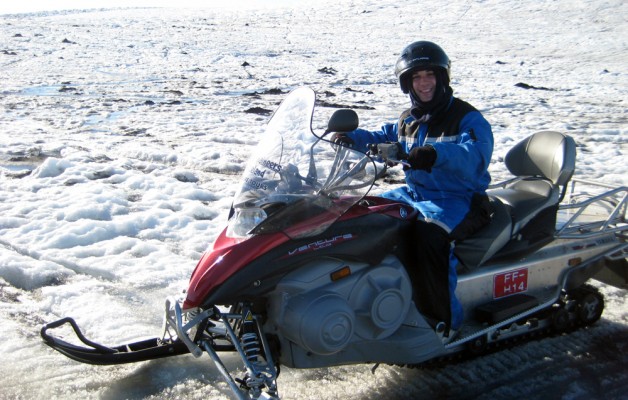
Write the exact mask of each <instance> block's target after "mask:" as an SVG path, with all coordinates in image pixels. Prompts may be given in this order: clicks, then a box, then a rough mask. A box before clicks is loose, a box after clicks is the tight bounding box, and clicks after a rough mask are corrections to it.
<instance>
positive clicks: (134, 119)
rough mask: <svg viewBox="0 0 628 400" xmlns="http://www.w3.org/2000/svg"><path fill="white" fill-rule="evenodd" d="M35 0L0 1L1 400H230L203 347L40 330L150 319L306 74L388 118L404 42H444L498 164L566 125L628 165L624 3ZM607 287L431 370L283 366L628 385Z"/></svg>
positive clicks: (416, 377) (410, 383) (297, 374)
mask: <svg viewBox="0 0 628 400" xmlns="http://www.w3.org/2000/svg"><path fill="white" fill-rule="evenodd" d="M5 3H7V2H5ZM22 3H24V4H19V3H14V4H4V3H3V4H2V5H0V25H1V26H2V29H1V30H0V81H1V82H2V86H0V92H1V96H0V106H1V110H2V111H1V112H0V132H1V134H0V200H1V202H0V335H1V337H2V338H3V339H4V340H3V346H2V347H1V349H0V357H1V358H2V359H3V362H2V363H0V397H1V398H42V397H44V396H46V397H49V398H188V399H195V398H229V396H230V395H229V391H228V389H227V387H226V385H225V384H224V383H222V380H221V378H220V376H219V374H218V372H217V371H216V370H215V368H213V367H212V366H211V365H210V362H209V359H207V358H203V359H200V360H196V359H193V358H192V357H191V356H180V357H177V358H171V359H168V360H159V361H153V362H147V363H141V364H137V365H127V366H120V367H92V366H88V365H83V364H79V363H76V362H73V361H71V360H69V359H66V358H65V357H63V356H61V355H60V354H57V353H56V352H53V351H52V350H50V349H49V348H47V347H46V346H45V345H43V343H42V342H41V340H40V338H39V332H38V330H39V327H40V326H41V325H42V324H43V323H45V322H50V321H53V320H56V319H58V318H61V317H63V316H72V317H74V318H75V319H76V320H77V322H78V323H79V325H80V326H81V327H82V328H83V329H84V331H85V334H86V335H87V336H88V337H89V338H91V339H93V340H95V341H99V342H103V343H106V344H111V345H115V344H120V343H124V342H127V341H131V340H135V339H138V338H143V337H153V336H156V335H158V334H159V327H160V324H161V318H162V315H161V314H162V309H163V300H164V299H165V298H166V296H169V295H172V294H176V293H180V292H181V291H182V290H183V289H185V287H186V284H187V280H188V278H189V275H190V273H191V271H192V269H193V268H194V266H195V265H196V261H197V260H198V259H199V257H200V256H201V254H202V253H203V251H204V250H205V249H206V248H207V247H208V245H209V244H210V243H212V241H213V240H214V238H215V237H216V236H217V235H218V234H219V232H220V231H221V230H222V229H223V227H224V224H225V221H226V216H227V212H228V209H229V206H230V202H231V196H232V195H233V193H234V191H235V189H236V186H237V182H238V174H239V173H240V172H242V170H243V168H244V164H245V162H246V160H247V159H248V157H249V154H250V153H251V151H253V146H254V145H255V143H256V142H257V138H258V136H259V133H260V132H261V130H262V129H263V124H264V123H265V122H266V121H267V120H268V115H258V114H253V113H247V112H246V111H247V110H249V109H251V108H253V107H261V108H263V109H267V110H272V109H274V108H275V107H276V105H277V104H278V103H279V102H280V101H281V100H282V99H283V98H284V97H285V93H287V92H288V91H289V90H290V89H293V88H295V87H298V86H299V85H302V84H304V85H308V86H311V87H313V88H314V89H315V90H316V91H317V92H318V93H319V98H321V99H323V100H325V101H327V102H330V103H335V104H345V105H349V106H353V107H360V108H359V109H358V113H359V115H360V120H361V126H362V127H365V128H372V129H375V128H377V127H379V125H381V124H382V123H383V122H388V121H394V120H396V118H397V116H398V114H399V112H400V111H401V110H402V109H403V108H404V107H405V105H406V104H407V101H408V100H407V98H406V97H405V96H403V95H402V94H401V92H400V90H399V89H398V86H397V84H396V81H395V77H394V74H393V66H394V62H395V60H396V57H397V55H398V53H399V52H400V51H401V49H402V48H403V47H404V46H405V45H407V44H409V43H410V42H412V41H415V40H419V39H427V40H433V41H435V42H437V43H439V44H440V45H441V46H442V47H443V48H444V49H445V50H446V51H447V53H448V54H449V56H450V57H451V58H452V60H453V63H452V79H453V84H452V86H453V87H454V91H455V93H456V94H457V95H458V96H459V97H461V98H463V99H465V100H468V101H469V102H471V103H472V104H473V105H475V106H476V107H477V108H478V109H480V110H481V111H482V112H483V113H484V114H485V116H486V117H487V119H488V120H489V121H490V122H491V123H492V125H493V129H494V135H495V152H494V156H493V161H492V163H491V166H490V171H491V174H492V175H493V177H494V180H499V179H501V178H505V177H508V172H507V171H506V169H505V167H504V166H503V163H502V161H503V157H504V155H505V154H506V152H507V150H508V149H509V148H510V147H511V146H512V145H513V144H514V143H516V142H517V141H518V140H520V139H522V138H524V137H525V136H527V135H529V134H530V133H533V132H535V131H539V130H559V131H563V132H565V133H568V134H570V135H572V136H573V137H574V138H575V139H576V141H577V143H578V161H577V171H576V176H577V177H580V178H586V179H591V180H596V181H599V182H604V183H607V184H612V185H626V183H627V182H628V180H627V178H626V161H625V160H626V158H625V154H626V151H627V150H628V144H627V143H628V140H627V139H628V132H627V130H626V121H627V113H626V109H627V107H626V101H627V100H628V96H627V93H628V92H627V82H628V71H627V70H626V65H628V51H627V50H628V45H627V42H626V38H628V24H627V23H626V19H625V16H626V15H628V3H627V2H625V1H623V0H572V1H570V0H557V1H549V0H523V1H519V0H484V1H477V2H469V1H463V0H448V1H441V0H437V1H432V2H421V3H420V4H419V5H417V3H416V2H412V1H406V0H395V1H392V0H354V1H350V2H338V1H318V2H298V1H296V0H292V1H291V0H284V1H281V2H260V1H254V0H232V1H231V2H229V4H228V6H226V5H225V4H223V3H222V2H202V3H201V2H186V1H179V2H177V3H178V7H177V8H113V7H129V6H133V7H149V6H150V7H153V6H158V7H162V6H171V3H172V2H158V1H153V2H149V1H146V2H143V1H139V0H138V1H135V2H132V1H131V2H130V1H124V2H113V1H112V2H106V7H109V9H105V8H103V7H104V4H105V3H103V2H96V1H89V2H88V1H85V2H83V1H81V2H80V8H81V9H82V10H76V9H77V8H79V5H78V4H79V2H71V1H64V2H46V3H38V2H29V3H28V4H26V3H27V2H22ZM188 7H196V8H188ZM275 89H280V94H274V93H275V92H277V91H276V90H275ZM332 111H333V109H332V108H319V109H318V110H317V111H316V113H315V128H316V129H321V128H322V127H323V126H324V124H325V122H326V119H327V117H328V116H329V115H330V114H331V112H332ZM385 189H386V185H385V184H381V186H380V187H378V188H377V189H376V192H377V191H381V190H385ZM597 285H598V286H599V287H600V288H601V290H602V292H603V293H604V294H605V296H606V301H607V307H606V310H605V313H604V315H603V318H602V319H601V320H600V321H599V322H598V323H597V324H596V325H595V326H593V327H591V328H589V329H586V330H583V331H578V332H575V333H573V334H571V335H569V336H565V337H562V336H560V337H553V338H550V339H547V340H543V341H538V342H531V343H528V344H525V345H522V346H518V347H514V348H512V349H508V350H504V351H502V352H499V353H496V354H491V355H488V356H485V357H482V358H481V359H477V360H472V361H469V362H464V363H460V364H455V365H452V366H450V367H447V368H442V369H434V370H411V369H404V368H398V367H392V366H380V368H379V369H378V370H377V371H376V373H375V374H374V375H373V374H371V372H370V370H369V369H370V368H371V366H370V365H359V366H347V367H337V368H323V369H317V370H303V371H301V370H290V369H284V370H282V374H281V375H280V378H279V388H280V391H281V394H282V395H283V396H284V397H285V398H288V399H290V398H326V399H337V398H343V399H366V398H377V397H383V396H386V398H433V397H450V398H485V399H488V398H491V399H494V398H512V397H526V398H533V397H537V398H538V397H545V398H548V397H551V398H563V399H580V398H603V397H604V398H617V399H619V398H622V397H623V398H625V397H624V396H626V394H625V393H626V392H628V386H626V382H627V381H628V380H627V378H628V371H626V365H628V364H627V361H628V359H627V357H626V355H627V354H628V312H627V311H626V310H627V307H626V306H627V304H628V301H627V300H626V295H625V292H622V291H620V290H617V289H614V288H611V287H607V286H604V285H602V284H597ZM227 365H228V366H231V367H235V366H237V365H238V362H237V360H236V359H235V358H233V359H230V358H228V359H227Z"/></svg>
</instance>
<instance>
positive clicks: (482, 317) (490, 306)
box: [475, 294, 539, 324]
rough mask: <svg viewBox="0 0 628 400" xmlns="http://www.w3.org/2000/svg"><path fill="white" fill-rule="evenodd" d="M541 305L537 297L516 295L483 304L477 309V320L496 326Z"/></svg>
mask: <svg viewBox="0 0 628 400" xmlns="http://www.w3.org/2000/svg"><path fill="white" fill-rule="evenodd" d="M538 304H539V301H538V300H537V299H536V297H533V296H530V295H527V294H516V295H514V296H509V297H506V298H503V299H499V300H493V301H491V302H490V303H486V304H482V305H481V306H479V307H477V308H476V309H475V319H476V320H478V321H479V322H488V323H489V324H495V323H498V322H501V321H503V320H505V319H508V318H510V317H512V316H514V315H516V314H518V313H521V312H524V311H526V310H529V309H530V308H532V307H535V306H537V305H538Z"/></svg>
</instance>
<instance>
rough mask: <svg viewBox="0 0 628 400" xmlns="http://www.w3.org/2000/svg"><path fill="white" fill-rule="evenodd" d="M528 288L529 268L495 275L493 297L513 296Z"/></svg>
mask: <svg viewBox="0 0 628 400" xmlns="http://www.w3.org/2000/svg"><path fill="white" fill-rule="evenodd" d="M527 290H528V269H527V268H521V269H516V270H513V271H508V272H502V273H500V274H495V275H494V276H493V298H495V299H499V298H501V297H506V296H511V295H513V294H516V293H522V292H525V291H527Z"/></svg>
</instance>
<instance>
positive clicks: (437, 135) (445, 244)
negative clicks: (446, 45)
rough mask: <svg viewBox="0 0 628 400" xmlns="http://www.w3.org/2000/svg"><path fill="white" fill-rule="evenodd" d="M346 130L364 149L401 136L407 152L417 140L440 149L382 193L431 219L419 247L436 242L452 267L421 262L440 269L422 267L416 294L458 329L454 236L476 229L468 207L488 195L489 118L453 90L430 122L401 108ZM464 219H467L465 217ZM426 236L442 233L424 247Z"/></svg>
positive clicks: (423, 308)
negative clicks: (372, 124)
mask: <svg viewBox="0 0 628 400" xmlns="http://www.w3.org/2000/svg"><path fill="white" fill-rule="evenodd" d="M348 136H349V137H350V138H351V139H352V140H353V142H354V145H355V147H356V148H357V149H360V150H363V151H366V148H367V145H368V144H369V143H383V142H399V143H400V144H401V146H402V147H403V148H404V150H405V151H406V152H407V153H409V152H410V150H411V149H412V148H413V147H415V146H425V145H429V146H432V147H433V148H434V149H435V150H436V155H437V157H436V161H435V163H434V165H433V166H432V168H431V171H425V170H416V169H406V171H405V174H406V183H407V186H403V187H399V188H397V189H394V190H392V191H390V192H387V193H385V194H383V196H384V197H387V198H391V199H395V200H399V201H404V202H406V203H409V204H412V205H413V206H414V207H415V208H416V209H417V210H419V211H420V213H421V214H422V215H423V217H424V220H425V221H426V222H428V223H427V224H426V223H423V222H419V223H418V225H419V226H418V228H417V234H418V235H419V237H418V238H417V241H418V242H419V247H422V248H421V249H419V251H420V252H430V251H432V252H434V246H436V247H438V248H439V249H438V250H436V253H437V254H435V255H434V257H436V258H437V259H438V258H440V260H436V261H435V262H434V263H433V264H442V263H447V262H449V269H448V271H447V268H446V267H444V266H442V265H441V266H440V268H438V267H439V265H435V266H433V268H430V267H432V266H425V265H422V263H421V262H419V268H418V269H419V270H427V269H436V270H440V271H427V273H428V275H430V276H423V274H422V273H421V272H419V277H418V278H417V279H419V281H418V282H421V283H419V288H418V290H417V292H418V295H419V297H420V298H419V299H415V300H417V302H418V303H419V304H417V306H418V307H419V309H420V310H421V311H422V312H424V313H425V314H427V315H428V316H430V317H432V318H433V319H434V320H436V321H443V322H446V323H448V324H449V323H450V324H451V325H450V326H451V327H452V328H453V329H458V328H459V326H460V325H461V324H462V319H463V313H462V306H461V305H460V303H459V302H458V300H457V298H456V296H455V289H456V282H457V274H456V266H457V260H456V258H455V257H454V255H453V246H452V245H450V242H451V243H453V241H455V240H461V239H463V238H464V237H466V236H468V235H469V234H471V233H473V231H475V230H477V221H469V216H470V215H472V214H474V215H476V216H477V212H476V213H474V212H470V210H471V209H472V207H471V204H472V203H473V204H476V203H477V201H476V199H478V198H482V199H484V198H486V196H485V194H486V189H487V187H488V184H489V182H490V180H491V177H490V175H489V173H488V166H489V163H490V160H491V155H492V152H493V133H492V130H491V126H490V124H489V123H488V122H487V121H486V119H484V117H483V116H482V114H481V113H480V112H479V111H477V110H476V109H475V108H474V107H473V106H471V105H470V104H468V103H466V102H464V101H462V100H460V99H458V98H455V97H453V96H451V97H450V98H449V103H448V105H447V107H446V109H445V111H444V112H441V113H440V115H437V116H435V117H434V118H432V119H431V120H430V121H428V122H427V123H420V122H419V121H418V120H417V118H416V117H415V116H414V115H413V112H412V109H409V110H406V111H404V112H403V113H402V114H401V116H400V118H399V120H398V122H397V123H394V124H386V125H384V126H383V127H382V128H381V130H380V131H367V130H364V129H357V130H355V131H353V132H351V133H349V134H348ZM482 201H484V200H482ZM472 211H473V210H472ZM475 211H477V210H475ZM486 212H487V211H486ZM486 212H485V213H486ZM485 217H486V220H485V221H481V222H480V224H484V223H486V222H487V221H488V216H487V215H486V216H485ZM472 219H473V218H472ZM463 220H465V222H464V223H461V222H463ZM437 226H438V228H437ZM426 236H427V238H428V239H430V240H432V239H434V238H436V237H439V238H440V239H434V240H435V244H433V245H432V246H431V249H428V248H423V246H421V243H425V242H426ZM428 247H430V246H428ZM417 257H420V259H421V260H425V259H429V258H430V256H429V255H427V256H426V254H418V255H417ZM443 258H444V260H443ZM447 258H448V259H449V260H448V261H447ZM434 274H436V275H434ZM426 280H427V282H426ZM429 281H431V283H430V282H429ZM443 282H444V283H443ZM447 282H448V287H447ZM426 283H427V285H428V286H429V287H428V288H427V289H425V288H424V287H423V286H424V284H426ZM443 285H445V286H444V287H443ZM443 292H444V293H443ZM443 303H444V304H443ZM448 317H450V318H448Z"/></svg>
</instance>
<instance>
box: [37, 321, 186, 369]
mask: <svg viewBox="0 0 628 400" xmlns="http://www.w3.org/2000/svg"><path fill="white" fill-rule="evenodd" d="M65 324H70V325H71V326H72V329H73V330H74V333H75V334H76V337H77V338H78V339H79V340H80V341H81V342H82V343H83V344H84V345H85V346H78V345H74V344H71V343H68V342H66V341H64V340H61V339H59V338H56V337H54V336H52V335H50V334H49V333H48V330H51V329H56V328H59V327H61V326H63V325H65ZM41 337H42V338H43V339H44V342H45V343H46V344H47V345H48V346H50V347H52V348H53V349H55V350H57V351H58V352H60V353H61V354H64V355H65V356H67V357H69V358H71V359H73V360H76V361H80V362H82V363H87V364H94V365H114V364H126V363H134V362H139V361H146V360H153V359H156V358H164V357H170V356H176V355H180V354H186V353H189V352H190V350H188V348H187V346H186V345H185V344H184V343H183V342H182V341H180V340H174V341H165V340H163V339H160V338H152V339H147V340H142V341H139V342H134V343H128V344H123V345H120V346H115V347H107V346H103V345H100V344H98V343H94V342H92V341H91V340H89V339H87V338H86V337H85V336H84V335H83V333H82V332H81V330H80V329H79V327H78V325H77V324H76V322H75V321H74V319H72V318H62V319H60V320H58V321H55V322H51V323H49V324H46V325H44V326H43V327H42V328H41Z"/></svg>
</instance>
